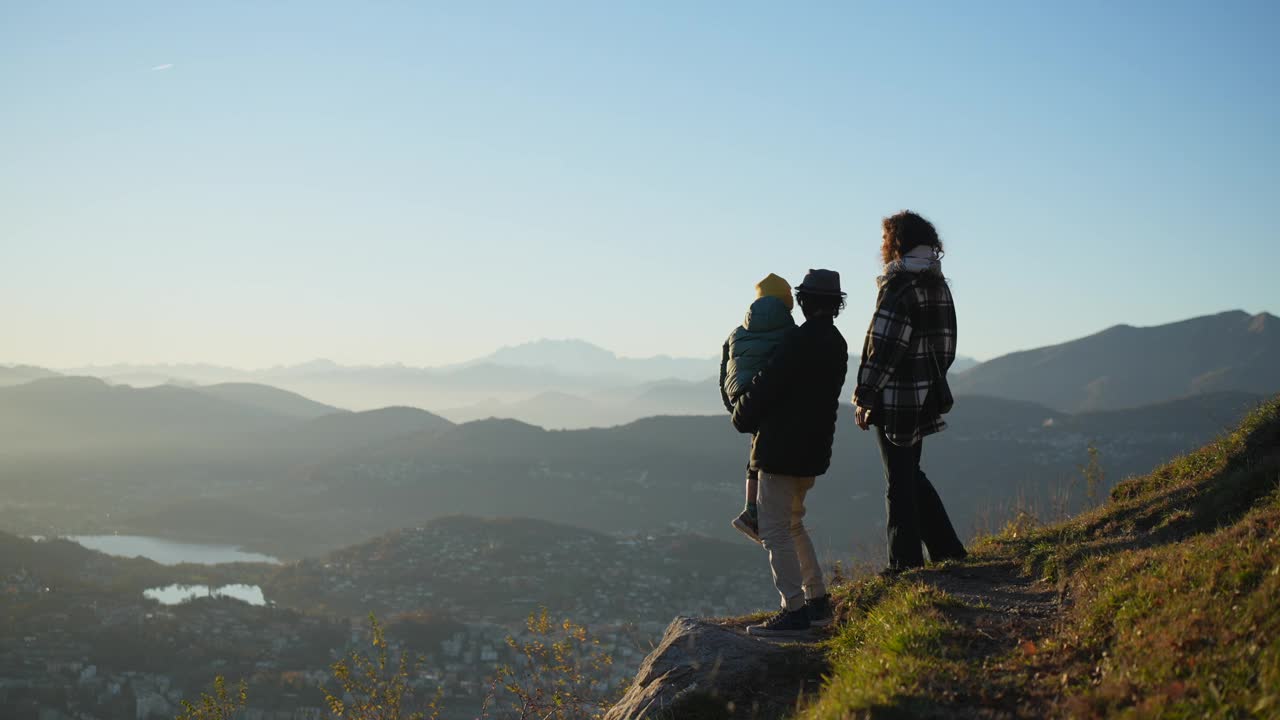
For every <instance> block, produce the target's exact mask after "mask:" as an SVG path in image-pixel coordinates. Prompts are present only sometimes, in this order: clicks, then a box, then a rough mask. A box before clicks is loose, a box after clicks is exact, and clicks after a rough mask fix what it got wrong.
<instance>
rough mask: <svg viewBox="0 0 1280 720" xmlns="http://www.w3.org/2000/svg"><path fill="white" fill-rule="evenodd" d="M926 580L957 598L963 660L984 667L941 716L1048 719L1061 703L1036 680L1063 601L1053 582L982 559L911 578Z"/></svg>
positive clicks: (955, 694)
mask: <svg viewBox="0 0 1280 720" xmlns="http://www.w3.org/2000/svg"><path fill="white" fill-rule="evenodd" d="M909 577H910V578H911V579H912V581H915V582H922V583H925V584H927V585H930V586H932V587H935V588H937V589H938V590H941V591H943V592H946V593H948V594H949V595H951V596H953V597H955V598H956V599H958V600H960V601H961V602H962V603H963V604H964V605H963V606H962V607H956V608H952V609H950V610H949V612H948V614H949V616H950V619H951V620H952V621H953V622H955V623H956V625H958V626H959V628H960V631H961V632H960V638H959V639H960V640H961V641H962V642H963V643H964V650H963V651H964V653H965V656H966V660H967V661H968V662H970V663H974V664H977V665H979V666H980V667H981V668H982V673H980V680H981V681H980V682H973V681H972V678H971V679H970V682H968V683H966V684H965V685H964V686H963V687H956V688H951V691H952V692H951V693H950V694H951V696H952V698H953V700H952V704H951V709H950V710H948V711H946V712H943V713H941V714H940V715H941V716H943V717H956V718H1000V719H1004V718H1043V717H1046V716H1049V715H1051V714H1052V712H1051V711H1050V708H1051V707H1052V706H1053V705H1054V701H1055V699H1056V698H1054V697H1046V696H1045V695H1044V690H1043V688H1044V687H1045V686H1044V684H1043V683H1039V682H1032V680H1033V679H1034V678H1035V677H1036V676H1037V675H1038V674H1039V673H1042V672H1045V671H1047V668H1041V669H1037V665H1039V663H1036V662H1029V661H1034V659H1035V655H1036V653H1038V652H1039V648H1040V646H1041V644H1042V640H1043V639H1044V638H1045V637H1046V636H1048V635H1050V634H1051V633H1052V632H1053V631H1054V629H1055V628H1056V627H1057V625H1058V622H1059V618H1060V616H1061V613H1062V609H1063V598H1062V595H1061V593H1060V592H1059V590H1058V588H1057V587H1056V586H1054V585H1053V584H1050V583H1047V582H1042V581H1036V580H1033V579H1030V578H1028V577H1025V576H1023V574H1022V572H1021V568H1019V567H1018V566H1017V565H1016V564H1014V563H1013V562H1010V561H1008V560H991V561H987V562H983V561H977V562H973V563H972V564H966V565H961V566H955V567H948V568H939V569H930V570H924V571H919V572H916V573H913V574H912V575H910V576H909Z"/></svg>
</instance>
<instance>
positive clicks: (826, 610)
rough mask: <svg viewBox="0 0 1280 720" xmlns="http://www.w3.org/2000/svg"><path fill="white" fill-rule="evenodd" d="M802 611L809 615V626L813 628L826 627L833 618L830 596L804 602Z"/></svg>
mask: <svg viewBox="0 0 1280 720" xmlns="http://www.w3.org/2000/svg"><path fill="white" fill-rule="evenodd" d="M804 611H805V613H807V614H808V615H809V624H810V625H812V626H813V627H826V626H828V625H830V624H831V621H832V620H833V619H834V618H835V615H834V613H832V612H831V596H830V595H823V596H822V597H819V598H813V599H811V600H805V601H804Z"/></svg>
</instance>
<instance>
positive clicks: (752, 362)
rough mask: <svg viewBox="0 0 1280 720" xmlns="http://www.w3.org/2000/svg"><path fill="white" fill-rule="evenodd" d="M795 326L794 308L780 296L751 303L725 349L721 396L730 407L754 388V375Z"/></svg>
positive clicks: (731, 409)
mask: <svg viewBox="0 0 1280 720" xmlns="http://www.w3.org/2000/svg"><path fill="white" fill-rule="evenodd" d="M795 327H796V322H795V320H793V319H792V318H791V311H790V310H788V309H787V306H786V304H785V303H783V302H782V301H781V300H779V299H778V298H776V297H762V298H759V299H758V300H756V301H755V302H753V303H751V307H750V308H748V309H747V317H746V319H744V320H743V321H742V324H741V325H739V326H738V327H736V328H734V329H733V332H731V333H729V339H728V340H725V342H724V349H723V351H722V352H721V357H720V396H721V399H723V400H724V406H725V408H726V409H728V410H729V411H730V412H732V411H733V401H734V400H736V399H737V398H738V396H739V395H741V394H742V393H744V392H746V391H747V390H748V389H749V388H750V387H751V380H752V378H754V377H755V376H756V373H758V372H760V371H761V370H763V369H764V367H765V365H767V364H768V363H769V358H771V357H772V356H773V351H774V350H776V349H777V348H778V346H779V345H780V344H782V341H783V339H784V338H785V337H786V336H787V334H788V333H790V332H791V331H792V330H794V329H795Z"/></svg>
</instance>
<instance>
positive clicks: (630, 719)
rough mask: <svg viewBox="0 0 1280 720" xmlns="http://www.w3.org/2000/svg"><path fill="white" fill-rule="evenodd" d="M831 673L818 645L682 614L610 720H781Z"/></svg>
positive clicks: (642, 666)
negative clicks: (779, 719) (759, 635)
mask: <svg viewBox="0 0 1280 720" xmlns="http://www.w3.org/2000/svg"><path fill="white" fill-rule="evenodd" d="M815 639H816V638H811V640H815ZM825 670H826V661H825V659H824V658H823V655H822V653H821V652H820V651H819V649H818V647H817V646H816V645H815V644H814V643H813V642H786V643H783V642H777V641H770V640H764V639H761V638H755V637H752V636H750V635H747V634H746V633H745V632H744V630H743V628H742V627H741V626H737V625H734V624H731V623H726V624H718V623H714V622H709V621H706V620H699V619H696V618H685V617H678V618H676V619H675V620H673V621H672V622H671V624H670V625H669V626H668V627H667V632H666V633H665V634H664V635H663V637H662V642H661V643H659V645H658V647H657V648H655V649H654V651H653V652H652V653H650V654H649V657H647V658H645V661H644V664H643V665H641V666H640V672H639V673H637V675H636V680H635V683H634V684H633V685H632V686H631V688H630V689H629V690H628V691H627V694H626V695H625V696H623V698H622V700H621V701H620V702H619V703H618V704H617V705H615V706H614V707H613V708H612V709H611V710H610V711H609V713H608V715H607V716H606V718H605V720H737V719H739V718H741V719H743V720H747V719H751V720H764V719H765V718H776V717H781V716H782V715H784V714H786V713H787V712H788V711H789V710H791V709H792V708H794V707H795V705H796V702H797V701H798V700H799V698H800V696H801V695H802V694H805V693H809V692H813V691H815V690H817V689H818V687H819V684H820V683H821V678H822V673H823V672H825Z"/></svg>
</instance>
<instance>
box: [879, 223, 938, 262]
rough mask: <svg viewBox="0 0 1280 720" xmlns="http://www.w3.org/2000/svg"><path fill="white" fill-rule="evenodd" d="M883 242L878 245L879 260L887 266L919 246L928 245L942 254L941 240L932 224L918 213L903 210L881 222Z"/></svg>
mask: <svg viewBox="0 0 1280 720" xmlns="http://www.w3.org/2000/svg"><path fill="white" fill-rule="evenodd" d="M881 226H882V227H883V228H884V241H883V242H882V243H881V244H880V259H881V260H883V261H884V264H886V265H888V264H889V263H891V262H893V261H894V260H897V259H899V258H901V257H902V256H903V255H906V254H907V253H909V252H911V250H912V249H913V248H917V247H919V246H921V245H930V246H932V247H934V248H936V249H937V250H938V252H939V253H941V252H942V239H941V238H939V237H938V231H937V230H936V229H935V228H934V227H933V223H931V222H929V221H928V220H925V219H924V218H923V217H922V216H920V215H919V214H918V213H914V212H911V211H910V210H903V211H902V212H900V213H897V214H894V215H890V216H889V217H887V218H885V219H884V220H883V221H882V222H881Z"/></svg>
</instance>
